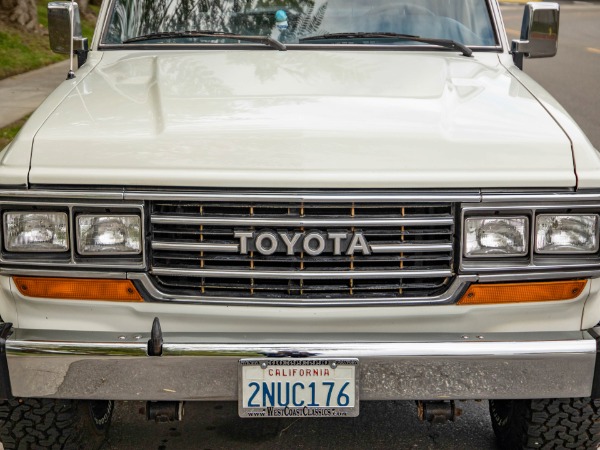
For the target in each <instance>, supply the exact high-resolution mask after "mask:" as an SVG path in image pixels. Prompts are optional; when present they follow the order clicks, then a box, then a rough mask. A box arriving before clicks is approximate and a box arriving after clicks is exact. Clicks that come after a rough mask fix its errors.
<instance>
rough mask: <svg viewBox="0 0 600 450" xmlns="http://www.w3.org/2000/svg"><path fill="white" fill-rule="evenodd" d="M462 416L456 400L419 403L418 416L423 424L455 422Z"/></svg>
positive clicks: (420, 401)
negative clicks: (455, 402)
mask: <svg viewBox="0 0 600 450" xmlns="http://www.w3.org/2000/svg"><path fill="white" fill-rule="evenodd" d="M461 414H462V409H460V408H457V407H456V405H455V404H454V400H449V401H422V400H419V401H417V415H418V416H419V420H420V421H421V422H429V423H446V422H447V421H452V422H454V421H455V420H456V418H457V417H459V416H460V415H461Z"/></svg>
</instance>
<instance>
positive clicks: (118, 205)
mask: <svg viewBox="0 0 600 450" xmlns="http://www.w3.org/2000/svg"><path fill="white" fill-rule="evenodd" d="M78 194H79V197H80V198H75V199H73V200H71V201H61V199H62V198H64V197H67V196H68V194H64V197H63V196H62V195H61V196H58V195H56V196H55V198H57V199H56V200H55V199H54V198H45V199H39V200H36V199H32V198H23V200H12V199H11V200H1V199H0V226H1V227H2V230H0V263H2V264H4V265H6V266H7V267H10V266H15V265H23V266H32V267H38V268H41V267H46V268H49V269H53V268H64V267H73V268H75V267H77V268H81V269H94V268H98V269H116V270H122V269H131V270H143V269H145V268H146V267H147V258H146V254H147V249H146V246H147V242H146V227H147V224H146V220H148V218H147V215H146V211H145V203H144V202H142V201H127V202H115V201H114V200H113V201H111V199H114V198H115V197H116V196H115V195H107V199H106V200H102V197H100V199H99V200H92V198H91V195H90V196H89V197H88V196H87V195H82V193H78ZM13 211H15V212H16V211H18V212H21V211H23V212H27V211H33V212H64V213H65V214H67V216H68V233H69V249H68V250H67V251H62V252H18V253H17V252H10V251H7V250H6V248H5V243H4V224H3V222H4V219H3V217H4V213H5V212H13ZM81 214H98V215H115V216H116V215H136V216H139V217H140V225H141V230H140V236H141V251H140V252H139V253H137V254H117V255H80V254H79V253H78V251H77V241H76V223H75V221H76V217H77V215H81Z"/></svg>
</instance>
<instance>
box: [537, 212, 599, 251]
mask: <svg viewBox="0 0 600 450" xmlns="http://www.w3.org/2000/svg"><path fill="white" fill-rule="evenodd" d="M535 250H536V252H537V253H556V254H569V253H596V252H597V251H598V215H597V214H540V215H538V216H537V217H536V225H535Z"/></svg>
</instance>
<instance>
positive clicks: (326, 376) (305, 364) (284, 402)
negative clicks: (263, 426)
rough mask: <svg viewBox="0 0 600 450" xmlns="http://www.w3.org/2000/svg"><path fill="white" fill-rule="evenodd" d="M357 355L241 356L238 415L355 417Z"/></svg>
mask: <svg viewBox="0 0 600 450" xmlns="http://www.w3.org/2000/svg"><path fill="white" fill-rule="evenodd" d="M357 373H358V359H354V358H349V359H348V358H347V359H308V358H307V359H302V358H281V359H278V358H273V359H242V360H240V371H239V400H238V404H239V415H240V417H356V416H358V377H357Z"/></svg>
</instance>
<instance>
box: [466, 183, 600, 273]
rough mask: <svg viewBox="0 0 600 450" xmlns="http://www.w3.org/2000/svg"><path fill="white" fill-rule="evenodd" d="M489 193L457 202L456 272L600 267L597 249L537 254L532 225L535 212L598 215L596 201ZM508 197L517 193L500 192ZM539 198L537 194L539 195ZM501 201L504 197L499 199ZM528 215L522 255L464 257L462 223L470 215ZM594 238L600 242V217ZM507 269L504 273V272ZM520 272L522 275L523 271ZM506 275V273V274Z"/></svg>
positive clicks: (540, 213) (534, 220) (529, 270)
mask: <svg viewBox="0 0 600 450" xmlns="http://www.w3.org/2000/svg"><path fill="white" fill-rule="evenodd" d="M492 197H493V196H492V195H490V196H489V197H487V198H486V199H485V200H487V201H484V202H482V203H480V204H466V203H463V204H462V205H461V212H460V222H459V223H458V224H457V225H458V226H460V227H461V228H460V243H459V246H460V247H459V248H460V253H459V255H458V258H457V260H458V273H461V274H472V273H481V274H492V273H494V272H502V273H505V274H508V273H509V272H513V273H515V274H516V273H520V272H535V271H538V272H539V271H548V270H558V269H575V268H581V269H586V268H594V267H600V248H598V250H597V251H596V252H594V253H565V252H563V253H539V252H537V251H536V225H537V219H536V217H537V216H538V215H595V214H599V211H600V204H598V203H592V202H587V203H586V202H576V201H570V202H568V203H567V202H566V201H565V202H560V201H552V199H550V198H548V200H547V201H545V202H541V201H540V202H539V203H538V202H528V201H523V199H520V201H514V202H511V203H508V201H502V202H493V201H491V200H488V199H489V198H492ZM501 197H504V198H508V197H510V198H511V200H512V199H513V198H514V199H517V200H518V199H519V196H518V195H514V196H513V195H511V196H508V195H503V196H501ZM540 197H541V196H540ZM503 200H504V199H503ZM482 216H483V217H490V216H493V217H514V216H527V217H529V236H528V252H527V255H525V256H522V257H510V258H504V257H496V258H494V257H492V258H490V257H473V258H469V257H465V255H464V249H465V245H466V242H465V224H466V219H467V218H472V217H475V218H477V217H482ZM597 229H598V233H599V234H598V239H599V241H600V218H599V219H598V223H597ZM507 271H508V272H507ZM523 275H524V274H523ZM506 276H508V275H506Z"/></svg>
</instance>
